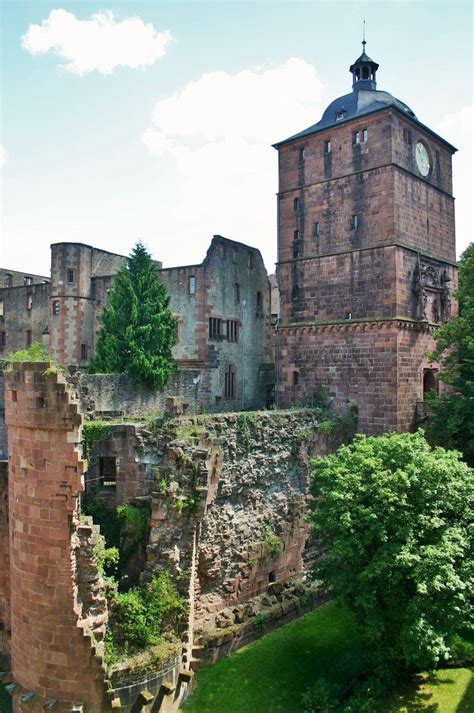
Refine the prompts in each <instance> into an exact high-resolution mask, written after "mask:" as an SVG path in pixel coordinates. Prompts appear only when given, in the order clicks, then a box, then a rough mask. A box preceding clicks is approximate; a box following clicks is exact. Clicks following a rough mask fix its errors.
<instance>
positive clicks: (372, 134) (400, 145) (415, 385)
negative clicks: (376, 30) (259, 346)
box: [275, 41, 456, 433]
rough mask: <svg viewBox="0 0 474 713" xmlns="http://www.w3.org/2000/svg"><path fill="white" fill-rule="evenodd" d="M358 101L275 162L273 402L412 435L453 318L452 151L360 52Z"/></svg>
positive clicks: (292, 142)
mask: <svg viewBox="0 0 474 713" xmlns="http://www.w3.org/2000/svg"><path fill="white" fill-rule="evenodd" d="M365 44H366V43H365V41H364V43H363V52H362V54H361V56H360V57H359V58H358V59H357V60H356V61H355V62H354V64H353V65H352V66H351V67H350V72H351V75H352V81H353V83H352V92H351V93H350V94H346V95H345V96H342V97H340V98H338V99H336V100H335V101H333V102H332V103H331V104H330V105H329V106H328V108H327V109H326V111H325V112H324V114H323V116H322V118H321V120H320V121H319V122H318V123H317V124H314V125H313V126H310V127H309V128H308V129H305V130H304V131H301V132H300V133H298V134H296V135H294V136H291V137H290V138H288V139H286V140H284V141H280V142H279V143H278V144H275V148H276V149H277V150H278V154H279V193H278V282H279V289H280V299H281V318H280V324H279V328H278V333H277V370H278V387H277V388H278V395H279V403H280V405H281V406H284V407H287V406H291V405H292V404H294V403H297V402H299V401H301V400H302V399H304V398H305V397H310V396H311V395H312V394H314V393H315V392H316V391H317V389H318V387H320V386H324V387H325V388H326V389H327V391H328V392H329V395H330V397H331V398H332V399H333V400H334V402H335V406H336V408H339V409H343V408H344V407H345V405H346V404H347V403H348V402H352V403H356V404H357V406H358V408H359V428H360V430H362V431H364V432H366V433H381V432H383V431H386V430H397V431H403V430H408V429H410V428H412V427H413V425H414V423H415V413H416V406H417V403H418V402H420V401H422V400H423V395H424V392H426V390H427V389H429V388H437V381H436V368H437V366H436V364H430V363H429V361H428V358H427V357H426V353H427V351H429V350H430V349H431V348H432V347H433V340H432V336H431V334H432V331H433V328H434V327H435V326H436V325H437V324H439V323H440V322H443V321H444V320H446V319H447V318H448V317H449V316H450V313H451V311H452V309H453V305H452V304H451V296H450V295H451V292H452V289H453V288H454V287H455V279H456V267H455V257H456V255H455V232H454V198H453V195H452V170H451V157H452V155H453V153H454V152H455V151H456V149H455V148H454V147H453V146H451V144H449V143H448V142H447V141H445V140H444V139H443V138H441V137H440V136H438V135H437V134H436V133H435V132H434V131H432V130H431V129H430V128H428V127H427V126H425V125H424V124H422V123H421V122H420V121H419V120H418V119H417V117H416V116H415V114H414V113H413V111H412V110H411V109H410V108H409V107H408V106H406V104H404V103H403V102H401V101H399V100H398V99H396V98H395V97H393V96H392V95H391V94H389V93H388V92H385V91H378V90H377V89H376V73H377V69H378V67H379V65H378V64H377V63H376V62H374V61H373V60H372V59H371V58H370V57H368V55H367V54H366V52H365Z"/></svg>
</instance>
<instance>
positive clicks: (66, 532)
mask: <svg viewBox="0 0 474 713" xmlns="http://www.w3.org/2000/svg"><path fill="white" fill-rule="evenodd" d="M47 368H48V364H41V363H29V364H14V365H13V368H12V370H11V371H9V372H7V374H6V421H7V425H8V434H9V444H10V459H9V470H10V473H9V485H8V490H9V515H10V517H9V519H10V577H11V592H12V596H11V627H12V635H11V659H12V676H13V684H12V688H11V692H12V694H13V710H14V711H15V713H26V712H27V711H28V712H29V713H31V712H33V713H36V712H38V713H39V711H43V710H44V708H45V706H47V705H49V706H50V707H51V706H52V705H53V702H54V701H55V704H54V705H55V706H56V707H55V708H54V709H55V710H58V711H60V712H65V711H70V710H71V709H72V703H73V702H77V701H82V702H83V706H84V711H88V712H89V713H92V711H94V712H95V711H105V710H107V705H108V698H107V693H106V682H105V671H104V669H103V666H102V658H101V651H102V649H101V639H102V638H103V635H104V628H105V622H106V610H105V604H104V598H103V593H102V592H101V586H100V578H98V574H97V570H96V569H95V571H94V558H93V557H92V556H91V555H90V554H89V556H88V555H87V553H86V551H87V550H88V549H89V550H90V547H91V541H90V537H91V535H92V531H91V528H88V527H87V525H80V522H79V494H80V492H81V491H82V489H83V480H82V468H83V463H82V461H81V460H80V457H79V453H78V450H77V447H76V446H77V444H78V442H79V440H80V427H81V416H80V413H79V408H78V404H77V402H75V400H74V398H73V397H72V395H71V393H70V392H69V390H68V387H67V385H66V383H65V381H64V378H63V377H62V376H60V375H59V374H57V373H54V372H52V371H49V372H46V369H47ZM45 372H46V373H45ZM87 560H88V564H87V567H86V569H84V566H85V563H86V561H87ZM84 578H86V579H87V581H88V585H87V587H86V589H87V592H88V597H89V598H88V601H85V597H84V601H83V600H82V598H81V597H82V596H84ZM89 585H90V586H89Z"/></svg>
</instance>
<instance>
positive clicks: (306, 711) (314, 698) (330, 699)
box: [301, 678, 341, 713]
mask: <svg viewBox="0 0 474 713" xmlns="http://www.w3.org/2000/svg"><path fill="white" fill-rule="evenodd" d="M339 694H340V692H339V688H338V687H337V686H334V685H332V684H330V683H328V681H326V680H325V679H324V678H320V679H319V680H318V681H317V682H316V683H315V684H314V686H311V688H308V690H307V691H305V692H304V693H303V695H302V696H301V713H333V711H340V710H341V708H340V703H339Z"/></svg>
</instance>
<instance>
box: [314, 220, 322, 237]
mask: <svg viewBox="0 0 474 713" xmlns="http://www.w3.org/2000/svg"><path fill="white" fill-rule="evenodd" d="M314 234H315V236H316V237H317V238H319V236H320V235H321V225H320V223H319V220H317V221H316V222H315V224H314Z"/></svg>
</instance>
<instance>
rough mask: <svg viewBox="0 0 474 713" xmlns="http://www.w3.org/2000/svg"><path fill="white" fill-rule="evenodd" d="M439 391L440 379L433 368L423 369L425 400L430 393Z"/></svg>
mask: <svg viewBox="0 0 474 713" xmlns="http://www.w3.org/2000/svg"><path fill="white" fill-rule="evenodd" d="M433 392H434V393H438V381H437V379H436V372H435V371H434V370H433V369H424V370H423V401H424V400H425V399H426V397H427V396H428V394H429V393H433Z"/></svg>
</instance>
